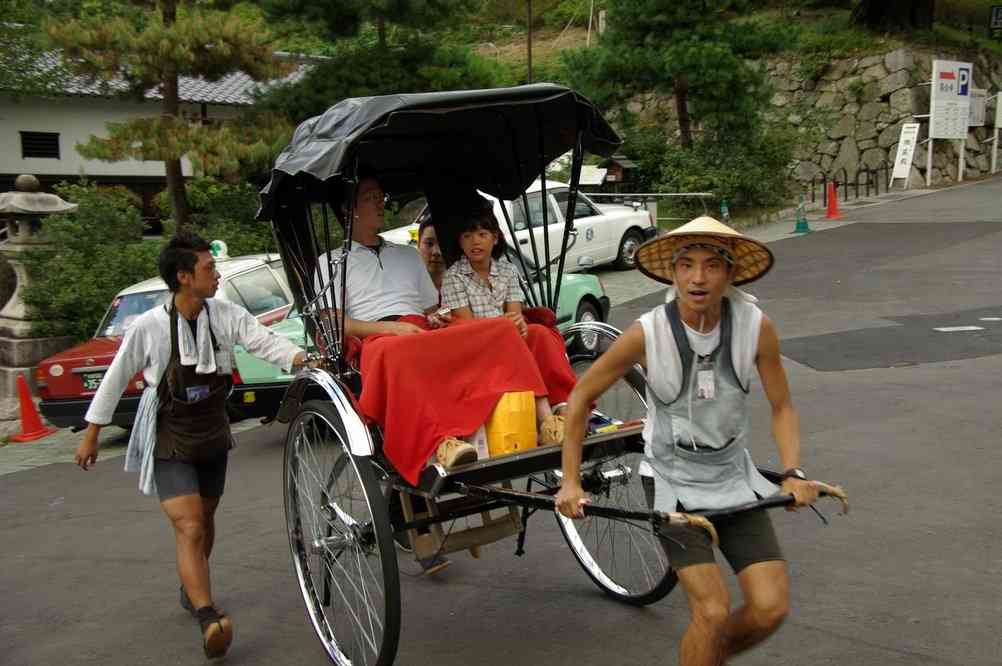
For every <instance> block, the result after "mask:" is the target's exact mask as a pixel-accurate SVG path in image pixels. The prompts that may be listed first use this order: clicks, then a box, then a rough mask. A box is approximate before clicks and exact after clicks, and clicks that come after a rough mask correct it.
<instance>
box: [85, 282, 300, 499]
mask: <svg viewBox="0 0 1002 666" xmlns="http://www.w3.org/2000/svg"><path fill="white" fill-rule="evenodd" d="M206 302H207V303H208V306H209V310H210V311H211V314H209V315H207V314H206V310H205V308H202V311H201V312H200V313H199V314H198V320H197V324H196V328H197V329H198V336H197V337H198V339H197V340H195V339H194V338H195V336H193V335H192V333H191V327H190V326H189V325H188V323H187V322H186V321H184V319H183V317H179V318H178V347H179V349H178V352H179V355H180V356H181V360H182V362H183V363H184V364H185V365H191V364H192V362H196V363H197V365H198V366H199V367H202V368H203V369H208V368H209V367H211V366H215V368H214V369H215V371H216V372H217V373H219V374H226V373H229V372H232V369H233V347H234V346H235V345H238V344H239V345H243V347H244V348H245V349H247V351H249V352H251V353H252V354H254V355H255V356H257V357H259V358H261V359H264V360H266V361H269V362H271V363H274V364H275V365H277V366H279V367H281V368H283V369H285V370H286V371H288V370H289V369H290V368H291V367H292V361H293V360H294V359H295V357H296V354H297V353H299V352H300V351H301V350H300V349H299V347H297V346H296V345H294V344H292V343H291V342H290V341H289V340H288V339H286V338H284V337H282V336H281V335H278V334H276V333H275V332H274V331H271V330H270V329H268V328H267V327H266V326H264V325H262V324H261V323H260V322H259V321H258V320H257V318H255V317H254V316H253V315H252V314H251V313H249V312H247V310H245V309H244V308H242V307H241V306H239V305H236V304H234V303H230V302H229V301H220V300H216V299H214V298H210V299H208V301H206ZM210 319H211V322H212V331H213V332H214V333H215V334H216V342H218V343H219V351H218V352H213V349H212V336H210V335H209V320H210ZM169 362H170V315H169V314H168V312H167V307H166V306H164V307H156V308H153V309H152V310H149V311H147V312H144V313H143V314H142V315H140V316H139V317H138V318H137V319H136V320H135V321H134V322H133V323H132V326H130V327H129V330H128V331H126V332H125V339H124V340H123V341H122V346H121V347H119V349H118V353H117V354H115V359H114V360H113V361H112V362H111V367H110V368H108V371H107V372H106V373H105V375H104V378H103V379H102V380H101V385H100V386H99V387H98V389H97V393H96V394H95V395H94V398H93V400H91V403H90V408H89V409H88V410H87V414H86V415H85V416H84V419H85V420H87V422H89V423H96V424H98V425H104V424H106V423H109V422H110V421H111V417H112V415H113V414H114V413H115V407H117V406H118V401H119V400H120V399H121V397H122V392H123V391H125V387H126V385H127V384H128V383H129V381H130V380H131V379H132V377H133V376H134V375H135V374H136V373H137V372H139V371H140V370H142V371H143V380H144V381H145V382H146V388H145V389H143V397H142V398H140V400H139V407H138V409H137V410H136V418H135V421H134V422H133V425H132V434H131V435H130V436H129V448H128V449H127V450H126V452H125V471H127V472H139V491H140V492H141V493H143V494H144V495H154V494H156V492H157V488H156V483H155V482H154V480H153V450H154V448H155V445H156V435H157V412H158V411H159V410H158V407H159V400H158V398H157V385H158V384H159V383H160V379H161V378H162V377H163V374H164V370H165V369H166V368H167V364H168V363H169ZM209 371H210V372H211V370H209ZM203 374H205V373H203Z"/></svg>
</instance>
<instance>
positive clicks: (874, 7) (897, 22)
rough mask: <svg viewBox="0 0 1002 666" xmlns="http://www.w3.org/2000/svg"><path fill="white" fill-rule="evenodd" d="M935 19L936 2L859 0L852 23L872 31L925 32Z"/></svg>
mask: <svg viewBox="0 0 1002 666" xmlns="http://www.w3.org/2000/svg"><path fill="white" fill-rule="evenodd" d="M935 18H936V0H860V2H859V4H858V5H856V7H855V8H854V9H853V10H852V21H853V23H856V24H858V25H863V26H866V27H867V28H870V29H872V30H887V31H905V30H916V29H917V30H927V29H929V28H931V27H932V24H933V21H934V20H935Z"/></svg>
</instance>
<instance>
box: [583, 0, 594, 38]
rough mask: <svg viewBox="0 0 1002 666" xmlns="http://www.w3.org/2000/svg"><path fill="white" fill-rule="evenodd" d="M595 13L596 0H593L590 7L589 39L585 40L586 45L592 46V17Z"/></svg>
mask: <svg viewBox="0 0 1002 666" xmlns="http://www.w3.org/2000/svg"><path fill="white" fill-rule="evenodd" d="M594 15H595V0H591V5H590V6H589V7H588V40H587V41H586V42H585V46H586V47H587V46H591V19H592V17H593V16H594Z"/></svg>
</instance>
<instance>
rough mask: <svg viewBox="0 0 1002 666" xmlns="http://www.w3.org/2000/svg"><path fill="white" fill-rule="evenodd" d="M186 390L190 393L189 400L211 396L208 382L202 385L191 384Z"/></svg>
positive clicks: (198, 399)
mask: <svg viewBox="0 0 1002 666" xmlns="http://www.w3.org/2000/svg"><path fill="white" fill-rule="evenodd" d="M186 391H187V394H188V402H198V401H200V400H205V399H206V398H208V397H209V386H208V385H207V384H203V385H202V386H189V387H188V388H187V389H186Z"/></svg>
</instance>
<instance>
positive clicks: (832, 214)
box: [825, 181, 842, 220]
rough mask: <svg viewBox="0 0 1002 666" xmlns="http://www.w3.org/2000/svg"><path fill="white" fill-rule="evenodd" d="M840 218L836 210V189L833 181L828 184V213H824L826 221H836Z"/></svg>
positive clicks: (840, 214)
mask: <svg viewBox="0 0 1002 666" xmlns="http://www.w3.org/2000/svg"><path fill="white" fill-rule="evenodd" d="M841 218H842V213H840V212H839V210H838V187H837V186H836V185H835V181H832V182H830V183H828V212H827V213H825V219H826V220H838V219H841Z"/></svg>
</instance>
